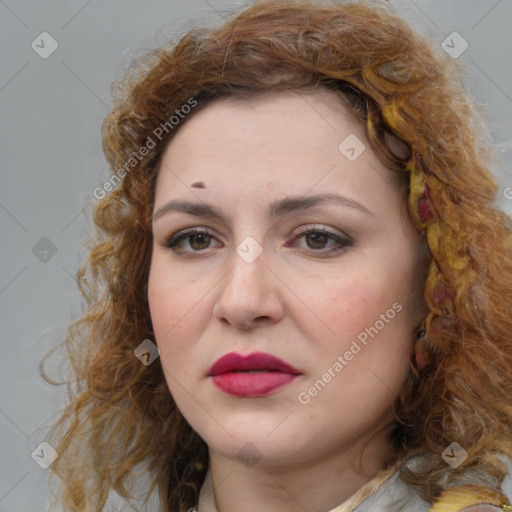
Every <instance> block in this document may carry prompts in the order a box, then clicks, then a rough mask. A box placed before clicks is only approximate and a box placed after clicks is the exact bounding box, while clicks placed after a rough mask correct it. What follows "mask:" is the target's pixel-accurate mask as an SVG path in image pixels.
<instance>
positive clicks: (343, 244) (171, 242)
mask: <svg viewBox="0 0 512 512" xmlns="http://www.w3.org/2000/svg"><path fill="white" fill-rule="evenodd" d="M312 233H321V234H323V235H326V236H327V237H328V239H330V240H334V241H335V242H337V244H338V246H337V247H336V246H334V248H329V250H322V249H320V250H315V249H310V250H311V251H313V252H314V253H317V254H331V253H337V252H340V251H342V250H343V249H346V248H347V247H350V246H352V245H353V241H352V240H350V239H349V238H342V237H340V236H338V235H335V234H334V233H331V232H330V231H327V230H326V229H324V228H321V227H317V228H310V229H304V230H303V231H301V232H300V233H297V234H296V235H295V236H294V238H293V240H292V242H295V241H296V240H297V239H298V238H300V237H303V236H305V235H310V234H312ZM195 235H207V236H209V237H212V238H215V237H214V235H213V234H212V233H211V232H210V230H208V229H206V228H191V229H187V230H184V231H179V232H178V233H175V234H174V235H171V236H170V237H169V238H168V239H166V240H165V241H164V242H163V243H162V244H161V245H163V246H164V247H167V248H168V249H173V248H174V247H175V246H176V245H178V244H179V243H180V242H181V241H182V240H185V239H189V240H190V238H192V237H193V236H195ZM286 246H287V247H289V246H290V245H289V244H288V242H287V244H286ZM206 249H208V247H207V248H206ZM206 249H201V250H198V251H194V250H192V252H195V253H200V252H201V251H202V250H206ZM173 250H174V251H176V249H173Z"/></svg>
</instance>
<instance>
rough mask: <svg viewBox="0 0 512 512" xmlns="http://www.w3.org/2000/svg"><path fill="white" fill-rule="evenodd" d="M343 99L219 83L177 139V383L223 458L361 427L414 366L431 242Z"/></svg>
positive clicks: (346, 437) (163, 173) (169, 313)
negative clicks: (218, 92) (256, 93)
mask: <svg viewBox="0 0 512 512" xmlns="http://www.w3.org/2000/svg"><path fill="white" fill-rule="evenodd" d="M336 101H337V100H336V99H335V97H333V96H331V93H328V92H320V93H315V94H313V95H305V96H299V95H292V94H280V95H275V96H271V97H268V98H266V99H264V100H260V101H257V102H250V103H249V102H241V101H235V100H233V99H221V100H217V101H215V102H213V103H212V104H210V105H209V106H207V107H206V108H205V109H204V110H201V111H198V112H196V113H195V114H194V115H193V117H191V118H190V119H188V120H187V122H186V123H185V124H184V125H183V126H182V127H181V128H180V130H179V131H178V132H177V133H176V135H175V137H174V138H173V139H172V141H171V142H170V143H169V145H168V147H167V148H166V151H165V153H164V155H163V160H162V165H161V168H160V170H159V176H158V180H157V185H156V194H155V205H154V211H153V235H154V242H153V252H152V259H151V269H150V276H149V289H148V294H149V305H150V310H151V318H152V322H153V327H154V332H155V338H156V343H157V345H158V347H159V349H160V360H161V364H162V367H163V370H164V373H165V378H166V380H167V383H168V386H169V389H170V391H171V393H172V396H173V397H174V399H175V401H176V403H177V405H178V407H179V409H180V410H181V412H182V413H183V415H184V416H185V418H186V419H187V420H188V422H189V423H190V425H191V426H192V427H193V428H194V429H195V430H196V431H197V432H198V433H199V435H200V436H201V437H202V438H203V439H204V440H205V441H206V443H207V444H208V445H209V446H210V448H211V449H213V451H214V452H215V453H217V454H220V456H223V457H228V458H231V459H233V460H235V459H237V458H238V459H240V458H241V457H243V455H244V454H245V455H247V453H246V452H247V451H248V450H249V451H251V450H252V451H253V455H254V456H257V457H258V458H260V457H262V459H261V461H262V462H266V463H268V464H269V465H272V464H277V463H279V464H290V463H292V464H293V463H296V464H299V463H301V462H305V461H308V460H312V459H313V458H318V457H321V456H322V454H324V453H325V454H327V453H339V452H340V451H343V450H344V449H348V447H354V446H357V445H358V444H362V441H363V440H364V439H365V438H366V437H367V436H368V434H369V433H370V432H371V431H372V430H373V429H375V427H378V426H380V425H382V424H383V423H385V422H386V421H388V420H389V419H390V418H391V416H390V411H391V406H392V403H393V401H394V399H395V397H396V394H397V392H398V390H399V389H400V387H401V386H402V384H403V382H404V380H405V379H406V376H407V373H408V369H409V366H408V359H409V350H410V347H411V345H412V344H413V342H414V338H415V332H416V328H417V326H418V324H419V323H420V322H421V320H422V318H423V316H424V314H425V310H424V303H423V300H422V296H423V268H424V263H425V260H424V257H425V256H424V255H425V252H424V245H423V244H422V243H421V240H420V236H419V234H418V233H417V231H416V230H415V228H414V227H413V225H412V223H411V222H410V220H409V218H408V216H407V211H406V207H405V202H404V199H403V197H402V194H401V191H400V190H399V188H398V186H397V184H396V182H395V181H394V176H393V173H392V172H391V171H389V170H388V169H386V168H385V167H384V166H383V165H382V164H381V163H380V161H379V160H378V159H377V157H376V156H375V154H374V153H373V152H372V150H371V147H370V143H369V141H368V139H367V138H366V135H365V131H364V128H363V127H361V126H360V125H358V124H355V123H354V121H353V120H352V119H351V118H350V117H348V116H347V115H346V113H344V111H343V110H342V108H341V106H340V107H339V108H336V109H333V106H332V105H333V104H335V103H336ZM327 102H330V106H329V105H328V103H327ZM363 145H364V146H363ZM198 183H199V184H200V185H198ZM192 229H197V230H199V233H195V234H194V233H193V232H192V233H190V230H192ZM180 234H183V235H184V236H183V237H181V236H180V237H179V239H178V235H180ZM171 237H172V238H171ZM166 244H168V245H169V246H166ZM228 354H231V355H230V356H228V357H227V358H224V359H223V360H221V361H220V362H219V363H218V364H215V363H216V362H217V361H218V360H219V359H221V358H223V356H226V355H228ZM251 354H252V356H251V357H249V358H247V357H246V356H248V355H251ZM237 355H238V356H237ZM274 358H277V359H274ZM283 362H284V363H286V364H283ZM247 443H252V444H251V445H248V444H247ZM244 450H245V451H244Z"/></svg>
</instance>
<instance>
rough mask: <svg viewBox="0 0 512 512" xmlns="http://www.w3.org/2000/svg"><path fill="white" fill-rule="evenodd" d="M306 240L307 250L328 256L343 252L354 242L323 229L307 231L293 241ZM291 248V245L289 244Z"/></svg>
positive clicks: (299, 234) (303, 231)
mask: <svg viewBox="0 0 512 512" xmlns="http://www.w3.org/2000/svg"><path fill="white" fill-rule="evenodd" d="M302 238H303V239H304V240H305V243H306V249H311V250H312V251H313V252H314V253H318V254H320V255H321V254H328V253H332V252H338V251H341V250H343V249H345V248H347V247H349V246H351V245H353V240H351V239H350V238H348V237H342V236H339V235H337V234H335V233H332V232H330V231H328V230H326V229H325V228H323V227H315V228H310V229H305V230H302V231H301V232H299V233H298V234H297V235H296V236H295V238H294V240H293V241H296V240H300V239H302ZM287 245H288V246H290V245H289V244H287Z"/></svg>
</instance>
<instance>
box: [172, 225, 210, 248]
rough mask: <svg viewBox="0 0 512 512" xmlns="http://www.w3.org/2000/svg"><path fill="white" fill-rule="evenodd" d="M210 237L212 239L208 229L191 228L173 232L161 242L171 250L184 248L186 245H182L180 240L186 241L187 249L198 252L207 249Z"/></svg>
mask: <svg viewBox="0 0 512 512" xmlns="http://www.w3.org/2000/svg"><path fill="white" fill-rule="evenodd" d="M212 239H214V236H213V234H212V233H211V232H210V231H209V230H208V229H206V228H191V229H187V230H184V231H179V232H178V233H175V234H174V235H172V236H170V237H169V238H168V239H167V240H166V241H165V242H163V244H162V245H163V246H164V247H168V248H169V249H173V250H177V249H180V250H186V249H187V247H183V243H182V242H185V241H188V243H187V245H188V249H192V251H193V252H199V251H202V250H204V249H208V248H209V246H210V242H211V240H212Z"/></svg>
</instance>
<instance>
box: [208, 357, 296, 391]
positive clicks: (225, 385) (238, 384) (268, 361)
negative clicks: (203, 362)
mask: <svg viewBox="0 0 512 512" xmlns="http://www.w3.org/2000/svg"><path fill="white" fill-rule="evenodd" d="M300 375H302V373H301V372H300V371H299V370H297V369H296V368H294V367H293V366H292V365H291V364H289V363H287V362H285V361H283V360H282V359H279V358H278V357H275V356H273V355H271V354H266V353H264V352H254V353H252V354H249V355H248V356H242V355H240V354H236V353H234V352H231V353H229V354H226V355H225V356H223V357H221V358H220V359H218V360H217V361H216V362H215V363H214V364H213V365H212V366H211V368H210V369H209V371H208V376H209V377H210V378H211V379H212V382H213V384H214V385H215V386H216V387H217V388H218V389H220V390H221V391H223V392H224V393H226V394H228V395H232V396H237V397H263V396H267V395H269V394H270V393H272V392H274V391H277V390H278V389H281V388H283V387H284V386H286V385H288V384H290V383H291V382H292V381H293V380H295V379H296V378H298V377H299V376H300Z"/></svg>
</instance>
